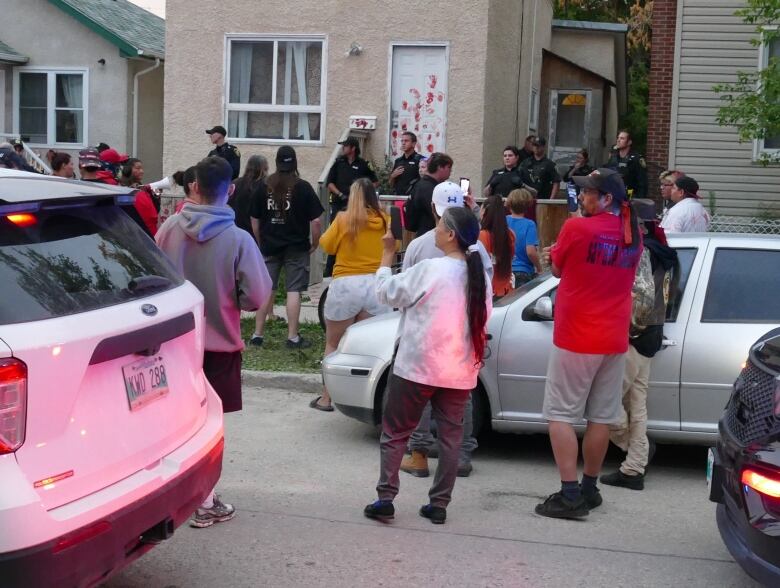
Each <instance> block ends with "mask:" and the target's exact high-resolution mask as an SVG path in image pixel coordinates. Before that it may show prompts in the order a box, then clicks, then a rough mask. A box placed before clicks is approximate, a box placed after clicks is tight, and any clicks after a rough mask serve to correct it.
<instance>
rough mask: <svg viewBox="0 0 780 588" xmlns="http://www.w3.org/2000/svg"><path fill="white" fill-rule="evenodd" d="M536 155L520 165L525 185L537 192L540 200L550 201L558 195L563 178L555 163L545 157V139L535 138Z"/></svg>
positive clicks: (533, 142)
mask: <svg viewBox="0 0 780 588" xmlns="http://www.w3.org/2000/svg"><path fill="white" fill-rule="evenodd" d="M532 144H533V147H534V154H533V156H532V157H529V158H527V159H526V160H525V161H523V163H522V164H520V174H521V176H522V178H523V183H524V184H528V185H529V186H531V187H532V188H533V189H534V190H536V197H537V199H539V200H549V199H550V198H553V197H555V196H557V195H558V184H560V181H561V176H560V175H559V174H558V168H557V166H556V165H555V162H554V161H553V160H552V159H550V158H548V157H547V156H546V155H545V152H546V151H547V141H546V139H545V138H544V137H534V139H533V141H532Z"/></svg>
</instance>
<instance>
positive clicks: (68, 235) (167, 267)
mask: <svg viewBox="0 0 780 588" xmlns="http://www.w3.org/2000/svg"><path fill="white" fill-rule="evenodd" d="M182 282H183V279H182V278H181V276H179V275H178V273H177V272H176V270H175V269H174V268H173V266H172V265H171V263H170V262H169V261H168V259H167V258H166V257H165V256H164V255H163V253H162V252H161V251H160V250H159V249H157V247H156V246H155V244H154V242H153V241H152V240H151V239H149V237H148V236H147V235H146V234H145V233H144V232H143V231H142V230H141V228H140V227H139V226H138V225H137V224H135V222H133V220H131V219H130V217H129V216H127V215H126V214H125V213H124V212H123V211H122V210H121V209H120V208H118V207H117V206H114V205H113V204H102V205H82V206H77V207H73V208H62V209H55V210H44V211H42V212H38V213H35V215H34V216H29V215H28V216H27V219H26V222H19V221H18V220H17V221H16V222H12V221H11V219H10V218H9V217H8V216H0V292H1V293H2V295H1V296H0V325H7V324H12V323H22V322H28V321H37V320H42V319H49V318H54V317H58V316H65V315H70V314H75V313H80V312H85V311H89V310H95V309H98V308H103V307H106V306H111V305H114V304H121V303H123V302H127V301H129V300H134V299H138V298H143V297H145V296H149V295H150V294H156V293H159V292H161V291H164V290H167V289H170V288H174V287H176V286H178V285H180V284H181V283H182Z"/></svg>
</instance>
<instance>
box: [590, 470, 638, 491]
mask: <svg viewBox="0 0 780 588" xmlns="http://www.w3.org/2000/svg"><path fill="white" fill-rule="evenodd" d="M600 481H601V483H602V484H607V485H608V486H619V487H621V488H629V489H631V490H644V489H645V476H644V474H637V475H635V476H628V475H626V474H624V473H623V472H621V471H620V470H618V471H616V472H613V473H611V474H604V475H603V476H601V478H600Z"/></svg>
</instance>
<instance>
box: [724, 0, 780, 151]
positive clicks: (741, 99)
mask: <svg viewBox="0 0 780 588" xmlns="http://www.w3.org/2000/svg"><path fill="white" fill-rule="evenodd" d="M735 14H736V15H737V16H740V17H741V18H742V20H743V22H745V23H748V24H752V25H755V27H756V35H757V36H756V38H754V39H752V40H751V43H752V44H753V46H755V47H760V46H761V45H762V44H765V45H770V44H771V43H772V41H775V40H777V39H780V29H778V28H777V26H776V25H777V23H778V22H780V0H747V6H746V7H745V8H742V9H740V10H738V11H737V12H736V13H735ZM712 89H713V90H714V91H715V92H717V93H719V94H720V95H721V96H720V99H721V101H722V102H723V103H724V104H723V106H721V107H720V108H719V109H718V114H717V116H716V119H717V121H718V124H719V125H721V126H731V127H735V128H736V129H737V134H738V136H739V141H740V143H742V142H745V141H753V140H755V139H767V138H770V137H778V136H780V59H778V58H777V57H770V58H769V60H768V62H767V64H766V67H764V68H763V69H760V70H757V71H747V72H746V71H738V72H737V81H736V82H734V83H731V84H718V85H717V86H714V87H713V88H712ZM759 161H760V162H761V163H762V164H763V165H768V164H770V163H777V162H780V156H778V155H769V154H767V153H762V154H761V157H760V160H759Z"/></svg>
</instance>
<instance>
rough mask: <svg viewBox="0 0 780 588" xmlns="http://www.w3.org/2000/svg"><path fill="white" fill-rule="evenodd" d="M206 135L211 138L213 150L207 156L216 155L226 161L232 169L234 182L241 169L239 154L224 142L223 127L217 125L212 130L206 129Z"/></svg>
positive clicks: (232, 146)
mask: <svg viewBox="0 0 780 588" xmlns="http://www.w3.org/2000/svg"><path fill="white" fill-rule="evenodd" d="M206 134H207V135H210V136H211V142H212V143H213V144H214V149H212V150H211V151H209V155H208V156H209V157H211V156H212V155H216V156H217V157H221V158H222V159H224V160H225V161H227V162H228V163H229V164H230V167H232V168H233V179H234V180H235V179H236V178H237V177H238V172H239V170H240V169H241V152H240V151H239V150H238V149H237V148H236V147H235V145H231V144H230V143H227V142H225V137H227V131H226V130H225V127H223V126H220V125H217V126H216V127H214V128H212V129H206Z"/></svg>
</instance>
